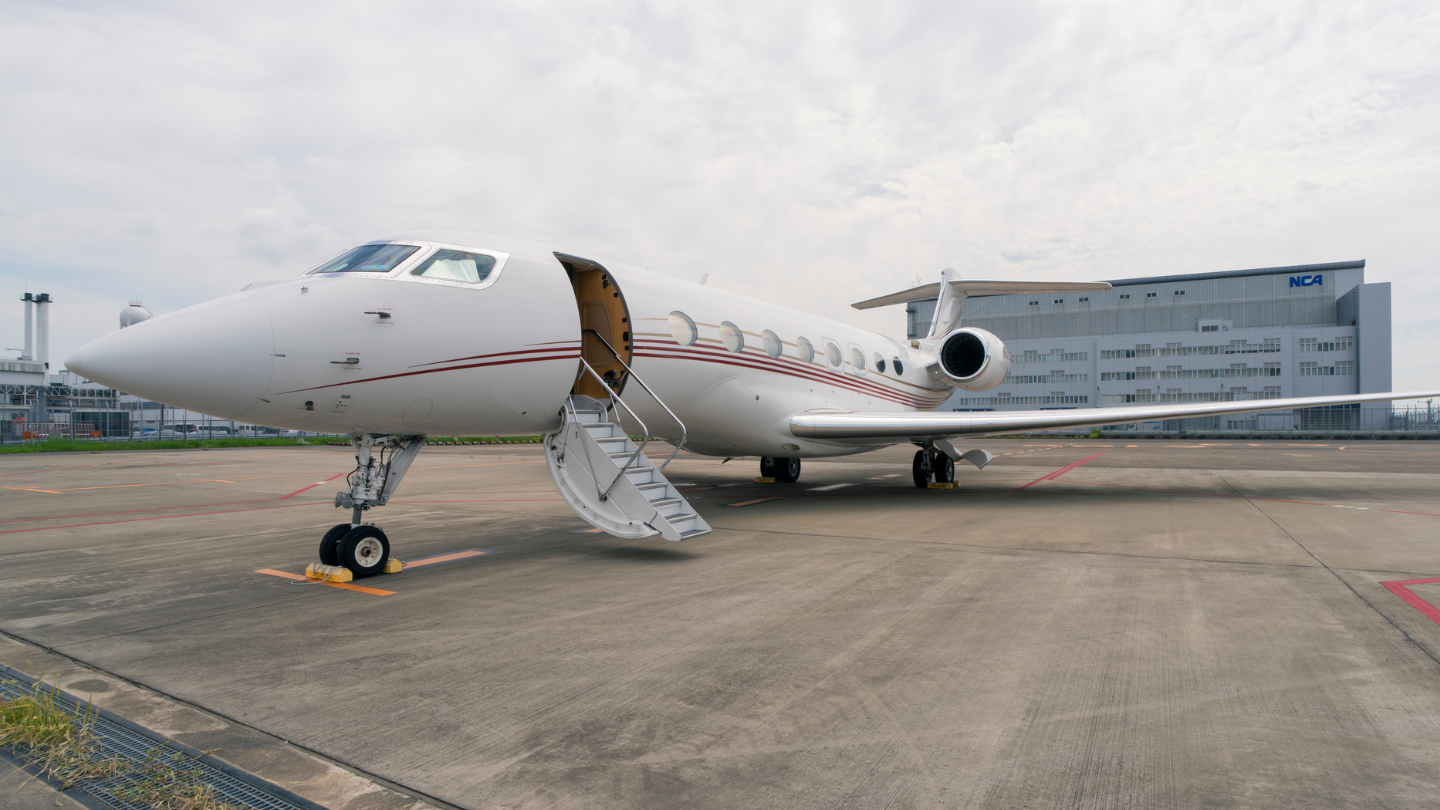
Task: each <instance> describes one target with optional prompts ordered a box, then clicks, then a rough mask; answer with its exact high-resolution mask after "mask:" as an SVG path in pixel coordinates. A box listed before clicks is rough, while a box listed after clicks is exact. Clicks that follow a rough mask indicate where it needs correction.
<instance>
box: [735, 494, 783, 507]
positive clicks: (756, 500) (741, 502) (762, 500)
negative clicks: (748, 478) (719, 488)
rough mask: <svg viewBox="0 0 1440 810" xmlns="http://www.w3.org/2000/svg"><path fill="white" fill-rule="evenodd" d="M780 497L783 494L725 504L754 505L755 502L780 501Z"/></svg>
mask: <svg viewBox="0 0 1440 810" xmlns="http://www.w3.org/2000/svg"><path fill="white" fill-rule="evenodd" d="M780 497H781V496H779V495H776V496H774V497H771V498H756V499H755V500H753V501H740V502H739V503H727V504H725V506H753V505H755V504H757V503H765V502H766V501H778V500H780Z"/></svg>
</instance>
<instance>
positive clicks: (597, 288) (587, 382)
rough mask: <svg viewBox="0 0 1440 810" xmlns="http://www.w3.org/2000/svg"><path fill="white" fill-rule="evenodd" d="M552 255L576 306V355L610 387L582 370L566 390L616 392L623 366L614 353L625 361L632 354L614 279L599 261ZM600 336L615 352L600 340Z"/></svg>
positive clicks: (599, 394) (598, 395)
mask: <svg viewBox="0 0 1440 810" xmlns="http://www.w3.org/2000/svg"><path fill="white" fill-rule="evenodd" d="M555 258H557V259H559V260H560V264H562V265H564V267H565V272H566V273H567V274H569V276H570V286H571V288H572V289H574V291H575V304H576V306H577V307H579V309H580V356H581V357H582V358H584V359H585V362H587V363H589V364H590V367H591V368H593V369H595V371H596V372H597V373H598V374H599V375H600V376H601V377H604V378H605V380H606V382H607V383H608V384H609V386H610V389H611V390H608V391H607V390H606V389H605V387H604V386H602V385H601V384H600V383H599V382H597V381H596V380H595V378H594V377H591V376H590V375H589V374H584V375H582V376H581V377H580V378H579V379H578V380H576V382H575V387H574V388H572V389H571V391H570V393H572V394H580V395H583V396H588V397H594V398H595V399H609V398H610V395H611V393H612V391H613V392H614V393H619V392H620V391H621V390H623V389H624V387H625V377H626V373H625V366H623V365H621V364H620V363H619V362H617V361H616V359H615V353H619V355H620V357H621V358H623V359H624V361H625V363H626V364H627V365H628V364H629V363H630V360H631V356H632V355H633V349H632V348H631V345H632V344H631V341H630V333H631V324H630V309H629V307H627V306H626V305H625V296H624V295H622V294H621V293H620V287H619V286H618V285H616V283H615V279H614V278H613V277H611V275H610V272H609V271H608V270H606V269H605V268H604V267H602V266H601V265H600V264H598V263H596V262H593V261H590V260H589V259H582V258H580V257H578V256H569V255H566V254H564V253H556V254H555ZM600 336H603V337H604V339H605V342H608V343H609V344H610V346H613V347H614V349H615V352H611V350H610V348H608V347H606V345H605V342H601V340H600Z"/></svg>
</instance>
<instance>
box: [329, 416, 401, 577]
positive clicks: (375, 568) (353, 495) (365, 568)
mask: <svg viewBox="0 0 1440 810" xmlns="http://www.w3.org/2000/svg"><path fill="white" fill-rule="evenodd" d="M424 444H425V437H424V436H388V435H373V434H365V435H362V434H352V435H351V436H350V446H351V447H353V448H355V471H354V472H352V473H350V476H349V477H348V478H347V479H346V483H348V484H350V489H349V490H345V491H341V492H337V493H335V506H336V507H337V508H348V509H350V510H351V512H350V522H349V523H341V524H339V525H338V526H334V527H332V528H331V529H330V531H328V532H325V536H324V537H322V538H320V562H321V563H322V564H324V565H338V566H342V567H344V568H348V569H350V573H351V574H353V575H354V576H355V578H356V579H359V578H360V577H368V576H371V575H372V574H378V573H380V572H381V571H382V570H383V569H384V568H385V562H386V561H387V560H389V559H390V539H389V538H387V537H386V536H385V532H383V531H381V530H380V527H379V526H376V525H375V524H373V523H362V522H361V520H362V517H363V516H364V513H365V510H366V509H370V508H373V507H376V506H384V505H385V504H386V503H388V502H389V501H390V496H391V495H393V494H395V490H396V489H398V488H399V486H400V479H402V478H404V477H405V471H406V470H408V469H410V462H412V461H414V460H415V454H416V453H419V452H420V448H421V447H422V446H423V445H424Z"/></svg>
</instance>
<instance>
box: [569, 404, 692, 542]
mask: <svg viewBox="0 0 1440 810" xmlns="http://www.w3.org/2000/svg"><path fill="white" fill-rule="evenodd" d="M572 403H573V404H576V405H581V404H589V405H592V406H594V404H595V403H594V401H593V400H588V399H585V398H582V397H575V398H574V399H572ZM571 414H572V416H571V418H572V419H574V420H575V423H576V425H577V426H578V427H581V428H584V431H583V432H580V431H574V432H576V433H579V436H578V438H579V439H580V440H581V443H582V444H583V445H584V447H585V448H586V452H585V453H567V454H566V456H565V460H564V462H563V463H562V464H560V465H558V466H557V465H552V467H551V472H552V474H554V475H556V484H557V485H560V486H561V492H562V493H564V494H567V501H571V506H572V507H574V508H575V509H576V511H577V512H582V511H583V510H584V509H586V508H589V509H591V510H593V511H595V512H596V513H597V516H599V517H600V518H601V519H602V523H606V524H607V525H609V526H610V528H607V529H606V531H610V532H612V533H614V534H616V535H617V536H632V535H634V536H641V537H643V536H645V533H644V532H645V531H656V530H658V531H659V532H660V533H661V534H663V535H664V536H665V537H666V538H668V539H670V540H686V539H689V538H692V537H699V536H701V535H704V534H709V533H710V527H709V526H708V525H707V524H706V523H705V521H704V519H702V518H701V517H700V516H699V515H698V514H696V512H695V507H694V505H693V504H691V503H690V502H689V501H687V500H686V499H685V496H684V494H683V493H681V492H680V491H679V490H677V489H675V488H674V486H673V485H672V484H671V483H670V482H669V481H668V480H667V479H666V478H665V475H664V473H663V472H662V471H661V470H660V469H659V468H658V467H657V466H656V463H655V461H654V460H652V459H651V458H649V457H648V456H646V455H645V454H644V453H642V452H641V451H640V448H641V447H643V446H644V445H643V444H641V443H640V442H638V441H636V440H635V439H632V438H631V437H630V436H629V435H627V433H626V430H625V426H624V424H623V423H621V422H620V421H619V420H618V418H617V416H618V412H617V411H614V410H612V409H608V408H607V409H603V410H592V409H590V408H584V409H577V410H575V411H571ZM572 430H573V428H572ZM546 449H547V450H548V451H549V453H550V454H551V456H552V461H558V457H557V454H558V453H559V452H560V448H559V447H558V446H554V445H552V446H548V447H547V448H546ZM601 455H604V456H605V457H607V458H609V459H610V461H608V462H603V461H601V460H600V456H601ZM570 464H579V465H582V467H584V468H585V469H588V470H590V475H589V476H588V477H584V478H580V479H576V482H577V483H578V482H581V481H583V484H580V485H579V486H578V487H577V486H576V484H575V483H571V478H570V473H569V472H568V470H569V465H570ZM591 464H595V465H597V466H595V467H594V468H593V469H591V468H590V465H591ZM616 469H621V470H623V473H622V476H621V477H622V479H623V480H620V481H618V482H611V483H608V484H607V483H606V482H607V480H608V477H607V476H613V475H614V474H615V473H614V470H616ZM557 470H558V472H557ZM562 479H563V480H562ZM606 486H609V487H610V490H608V491H607V497H604V498H601V497H600V490H602V489H604V488H605V487H606ZM591 490H594V491H593V492H592V491H591ZM636 496H639V497H636ZM576 502H578V503H579V505H576ZM596 525H601V524H600V523H597V524H596ZM637 532H638V534H637Z"/></svg>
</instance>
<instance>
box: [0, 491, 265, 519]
mask: <svg viewBox="0 0 1440 810" xmlns="http://www.w3.org/2000/svg"><path fill="white" fill-rule="evenodd" d="M271 500H274V499H273V498H261V499H259V500H255V501H221V502H220V503H195V504H184V505H181V506H152V507H149V508H147V509H124V510H121V511H119V512H87V513H85V514H80V515H55V516H53V517H32V518H13V519H11V520H0V525H4V524H6V523H33V522H34V521H37V520H74V519H75V518H86V517H103V516H105V515H135V514H139V513H141V512H163V511H165V510H166V509H200V508H202V507H206V506H239V505H240V504H245V503H266V502H268V501H271Z"/></svg>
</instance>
